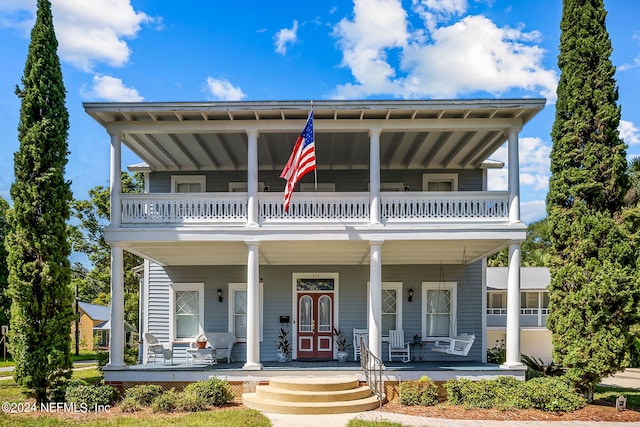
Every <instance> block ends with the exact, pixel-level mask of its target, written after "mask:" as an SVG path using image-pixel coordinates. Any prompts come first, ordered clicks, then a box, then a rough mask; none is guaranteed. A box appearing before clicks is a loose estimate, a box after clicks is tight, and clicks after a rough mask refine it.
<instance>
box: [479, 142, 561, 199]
mask: <svg viewBox="0 0 640 427" xmlns="http://www.w3.org/2000/svg"><path fill="white" fill-rule="evenodd" d="M550 154H551V145H550V144H548V143H546V142H544V141H543V140H542V139H540V138H520V141H519V150H518V157H519V160H520V162H519V163H520V188H521V192H524V191H528V190H527V189H529V190H531V191H542V192H543V193H544V194H546V192H547V191H548V189H549V177H550V176H551V171H550V158H549V155H550ZM508 156H509V152H508V149H507V144H504V145H502V147H500V148H498V150H496V152H495V153H493V154H492V155H491V156H489V158H491V159H492V160H498V161H501V162H504V163H505V164H506V165H507V167H505V168H503V169H499V170H492V169H490V170H489V173H488V188H489V190H492V191H506V190H507V189H508V187H509V185H508V175H509V173H508V171H509V162H508Z"/></svg>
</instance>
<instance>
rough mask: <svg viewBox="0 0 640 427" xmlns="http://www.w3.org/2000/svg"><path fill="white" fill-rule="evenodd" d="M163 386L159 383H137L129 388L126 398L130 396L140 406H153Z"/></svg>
mask: <svg viewBox="0 0 640 427" xmlns="http://www.w3.org/2000/svg"><path fill="white" fill-rule="evenodd" d="M162 392H163V388H162V387H161V386H159V385H157V384H144V385H137V386H135V387H131V388H129V389H127V391H126V392H125V399H127V398H130V399H131V400H133V401H134V402H136V403H137V404H138V405H140V406H151V403H153V399H155V398H156V397H158V396H160V395H161V394H162Z"/></svg>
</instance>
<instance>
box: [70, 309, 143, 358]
mask: <svg viewBox="0 0 640 427" xmlns="http://www.w3.org/2000/svg"><path fill="white" fill-rule="evenodd" d="M78 312H79V314H80V321H79V322H78V331H79V332H80V339H79V343H80V348H81V349H83V350H96V349H106V348H109V332H110V331H111V322H110V321H109V319H110V317H111V309H110V308H109V307H106V306H104V305H97V304H89V303H88V302H82V301H80V302H78ZM124 324H125V328H124V329H125V331H126V332H127V333H130V332H134V331H135V330H136V329H135V328H134V327H133V326H131V324H130V323H128V322H126V321H124ZM75 331H76V322H73V325H72V326H71V337H72V339H75V336H76V335H75Z"/></svg>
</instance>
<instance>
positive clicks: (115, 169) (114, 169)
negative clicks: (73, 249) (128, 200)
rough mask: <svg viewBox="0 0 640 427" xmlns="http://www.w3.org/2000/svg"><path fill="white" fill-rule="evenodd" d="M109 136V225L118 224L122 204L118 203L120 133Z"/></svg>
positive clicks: (120, 177) (120, 188) (120, 181)
mask: <svg viewBox="0 0 640 427" xmlns="http://www.w3.org/2000/svg"><path fill="white" fill-rule="evenodd" d="M110 136H111V167H110V171H109V195H110V203H111V212H110V217H111V218H110V221H111V226H118V225H120V219H121V218H122V205H121V203H120V193H121V192H122V172H121V170H122V165H121V163H122V146H121V142H120V141H121V139H122V135H121V134H118V133H113V134H110Z"/></svg>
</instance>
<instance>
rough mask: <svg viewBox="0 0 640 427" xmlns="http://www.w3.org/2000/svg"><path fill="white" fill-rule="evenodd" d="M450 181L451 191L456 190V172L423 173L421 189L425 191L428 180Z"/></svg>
mask: <svg viewBox="0 0 640 427" xmlns="http://www.w3.org/2000/svg"><path fill="white" fill-rule="evenodd" d="M436 181H437V182H444V181H446V182H451V191H458V174H457V173H423V174H422V191H427V189H428V188H429V187H428V184H429V182H436Z"/></svg>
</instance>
